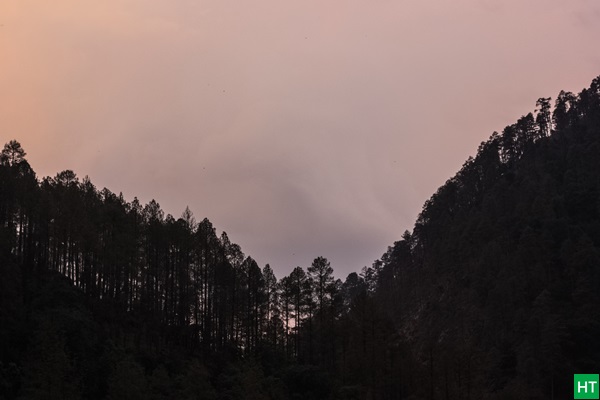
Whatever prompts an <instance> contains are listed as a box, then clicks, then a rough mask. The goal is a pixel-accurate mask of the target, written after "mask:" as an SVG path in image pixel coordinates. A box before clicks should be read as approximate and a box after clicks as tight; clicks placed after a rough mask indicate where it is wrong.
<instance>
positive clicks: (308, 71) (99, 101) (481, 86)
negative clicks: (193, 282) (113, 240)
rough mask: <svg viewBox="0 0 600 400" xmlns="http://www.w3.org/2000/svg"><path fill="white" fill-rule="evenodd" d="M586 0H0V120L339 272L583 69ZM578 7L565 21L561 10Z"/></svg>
mask: <svg viewBox="0 0 600 400" xmlns="http://www.w3.org/2000/svg"><path fill="white" fill-rule="evenodd" d="M598 11H599V7H598V5H597V2H590V1H581V2H563V1H558V0H551V1H541V0H535V1H531V2H526V3H523V2H517V1H503V2H500V1H493V0H485V1H483V0H460V1H456V2H443V1H434V2H421V1H416V0H406V1H402V2H392V1H377V2H369V3H367V2H363V1H350V2H347V1H345V2H342V1H337V0H335V1H329V2H322V1H316V0H309V1H303V2H295V3H294V2H280V1H275V0H261V1H255V2H251V3H250V2H242V3H240V2H233V1H229V0H221V1H213V0H209V1H202V2H198V1H188V0H176V1H171V2H166V1H162V0H144V1H142V0H124V1H120V2H101V3H98V2H91V1H80V0H77V1H75V0H60V1H57V2H53V3H52V4H50V3H44V2H42V1H40V0H37V1H36V0H20V1H18V2H17V1H5V2H2V3H0V15H1V16H2V17H1V20H0V24H3V26H2V27H0V58H1V59H2V67H1V68H2V73H1V74H0V88H1V90H0V132H1V133H0V135H2V138H4V139H5V141H7V140H10V139H12V138H17V139H18V140H20V141H21V142H22V144H23V146H24V147H25V149H26V150H27V152H28V157H29V160H30V162H31V164H32V165H33V167H34V168H35V170H36V171H37V172H38V173H39V174H40V175H54V174H55V173H56V172H58V171H60V170H63V169H67V168H69V169H73V170H75V172H77V173H78V175H80V176H84V175H90V177H91V178H92V180H93V181H94V182H95V183H96V184H97V185H98V186H100V187H102V186H107V187H109V188H110V189H111V190H113V191H116V192H119V191H123V192H124V194H125V195H126V197H127V198H129V199H132V198H133V196H138V197H139V198H140V199H141V200H142V201H149V200H150V199H152V198H156V199H157V200H158V201H159V202H160V204H161V205H162V206H163V208H164V209H165V211H166V212H168V213H172V214H174V215H175V216H178V215H179V214H180V213H181V212H182V211H183V209H184V208H185V206H186V205H189V206H190V207H191V209H192V210H193V211H194V212H195V214H196V216H197V217H198V218H202V217H204V216H206V217H208V218H209V219H211V221H213V222H214V223H215V225H216V226H217V228H218V229H221V230H226V231H227V232H228V234H229V235H230V237H231V238H232V240H234V241H236V242H238V243H239V244H240V245H241V246H242V248H243V249H244V251H245V252H246V253H248V254H250V255H252V256H253V257H255V258H256V259H257V260H258V261H259V262H260V263H261V264H264V263H267V262H270V263H271V264H272V265H273V266H274V267H275V268H276V271H277V272H278V276H281V275H283V274H284V273H289V271H291V269H292V268H293V267H294V266H296V265H302V266H307V265H308V264H309V263H310V262H311V261H312V259H313V258H314V257H316V256H319V255H323V256H326V257H329V258H330V259H331V260H332V261H333V263H332V264H333V266H334V267H335V268H336V271H337V274H338V275H339V276H341V277H342V276H343V275H345V274H346V273H348V272H351V271H355V270H357V269H359V268H361V267H362V266H364V265H367V264H370V263H371V262H372V261H373V259H374V258H376V257H378V256H380V255H381V254H382V253H383V252H384V251H385V249H386V248H387V246H388V245H390V244H392V243H393V241H395V240H397V239H398V238H399V237H400V235H401V233H402V232H403V231H404V230H405V229H410V228H411V226H412V224H413V222H414V219H415V218H416V216H417V214H418V212H419V211H420V209H421V206H422V204H423V202H424V201H425V200H426V199H427V198H428V197H429V196H430V195H431V194H432V193H433V192H434V191H435V190H436V188H437V187H438V186H439V185H441V184H443V183H444V182H445V180H446V179H447V178H449V177H450V176H451V175H453V174H454V173H455V172H456V171H457V170H458V168H460V166H461V165H462V163H463V161H464V160H465V159H466V158H467V157H468V156H469V155H473V154H474V152H475V150H476V148H477V146H478V144H479V143H480V142H481V141H482V140H485V139H486V138H487V137H488V136H489V135H490V134H491V132H492V131H494V130H501V129H502V128H503V127H504V126H505V125H507V124H509V123H512V122H514V121H515V120H516V119H517V118H518V117H519V116H520V115H522V114H524V113H527V112H528V111H530V110H532V109H533V107H534V105H535V100H536V99H537V98H538V97H542V96H555V95H556V94H557V93H558V91H559V90H560V89H566V90H571V91H576V90H579V89H580V88H581V87H583V86H585V85H587V84H588V83H589V81H590V80H591V79H592V78H593V77H594V76H596V75H597V74H598V73H599V71H600V64H599V59H598V57H597V55H596V53H597V52H596V51H595V48H596V45H597V43H596V40H595V39H596V38H598V37H600V24H595V23H594V21H595V20H597V19H598ZM581 21H584V22H585V23H580V22H581Z"/></svg>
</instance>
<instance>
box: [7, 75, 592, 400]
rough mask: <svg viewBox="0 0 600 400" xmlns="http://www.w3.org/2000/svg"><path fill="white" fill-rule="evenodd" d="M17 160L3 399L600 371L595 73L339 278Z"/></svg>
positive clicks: (422, 393)
mask: <svg viewBox="0 0 600 400" xmlns="http://www.w3.org/2000/svg"><path fill="white" fill-rule="evenodd" d="M25 156H26V154H25V151H24V150H23V148H22V147H21V145H20V144H19V143H18V142H17V141H11V142H9V143H7V144H6V145H5V147H4V149H3V151H2V153H1V154H0V268H1V271H0V272H1V274H0V399H2V398H5V399H16V398H22V399H38V398H39V399H53V398H63V399H65V398H66V399H71V398H72V399H78V398H86V399H88V398H89V399H105V398H106V399H121V398H128V399H136V398H139V399H146V398H152V399H168V398H177V399H288V398H289V399H295V398H302V399H481V398H489V399H522V398H531V399H552V398H556V399H564V398H571V396H572V382H573V381H572V379H573V378H572V374H573V373H599V372H600V343H598V342H597V340H596V339H597V338H599V337H600V298H599V296H600V249H599V246H600V197H599V194H600V78H597V79H595V80H594V81H593V82H592V84H591V86H590V87H589V88H588V89H584V90H583V91H582V92H581V93H579V94H578V95H575V94H572V93H569V92H561V93H560V94H559V96H558V98H557V99H556V100H555V102H554V105H553V103H552V102H551V100H550V99H548V98H542V99H540V100H539V101H538V103H537V110H536V111H535V113H531V114H527V115H525V116H523V117H522V118H520V119H519V120H518V121H517V122H516V123H515V124H513V125H511V126H508V127H506V128H505V129H504V130H503V131H502V133H501V134H499V133H494V134H493V135H492V136H491V137H490V139H489V140H488V141H486V142H484V143H482V144H481V145H480V147H479V149H478V152H477V155H476V156H475V157H474V158H470V159H469V160H467V162H466V163H465V164H464V166H463V167H462V169H461V170H460V171H459V172H458V173H457V174H456V175H455V176H454V177H453V178H451V179H449V180H448V181H447V182H446V184H445V185H443V186H442V187H441V188H440V189H438V191H437V192H436V193H435V194H434V195H433V196H432V197H431V199H429V200H428V201H427V202H426V203H425V205H424V208H423V211H422V213H421V214H420V215H419V218H418V220H417V221H416V223H415V226H414V229H413V231H412V232H408V231H407V232H405V234H404V235H403V236H402V239H401V240H399V241H398V242H396V243H394V245H393V246H391V247H389V249H388V251H387V252H386V253H385V254H384V255H383V256H382V258H381V259H380V260H377V261H375V262H374V264H373V265H372V266H371V267H368V268H364V269H363V270H362V271H361V273H360V274H358V273H352V274H350V275H349V276H348V277H347V278H346V280H345V281H344V282H342V281H340V280H335V279H334V278H333V270H332V268H331V266H330V264H329V262H328V261H327V259H326V258H324V257H317V258H315V260H314V262H313V263H312V265H310V266H307V268H303V267H297V268H295V269H294V270H293V271H292V272H291V273H290V275H288V276H285V277H283V278H281V279H279V280H278V279H277V278H276V277H275V275H274V274H273V271H272V270H271V268H270V267H269V266H268V265H267V266H265V267H264V268H261V267H259V266H258V265H257V264H256V262H255V261H254V260H253V259H252V258H251V257H247V256H245V255H244V254H243V252H242V250H241V248H240V246H238V245H236V244H234V243H231V241H230V240H229V239H228V237H227V235H226V234H225V233H223V234H221V235H217V233H216V230H215V228H214V227H213V226H212V225H211V223H210V222H209V221H208V220H207V219H204V220H202V221H201V222H199V223H197V222H196V221H195V219H194V217H193V215H192V213H191V212H190V211H189V209H186V210H185V211H184V213H183V214H182V216H181V218H175V217H173V216H171V215H167V216H165V215H164V213H163V211H162V210H161V209H160V206H159V205H158V204H157V203H156V202H155V201H151V202H150V203H149V204H147V205H141V204H140V203H139V202H138V201H137V200H133V201H132V202H127V201H125V200H124V199H123V197H122V196H120V195H116V194H114V193H112V192H110V191H109V190H107V189H103V190H98V189H97V188H96V187H95V186H94V185H93V184H92V182H90V180H89V179H87V178H84V179H82V180H81V179H78V178H77V176H76V175H75V174H74V173H73V172H72V171H68V170H67V171H64V172H61V173H59V174H58V175H57V176H56V177H54V178H44V179H41V180H40V179H38V178H37V177H36V175H35V173H34V172H33V170H32V169H31V167H30V165H29V163H28V162H27V160H26V159H25ZM399 229H400V227H399Z"/></svg>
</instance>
